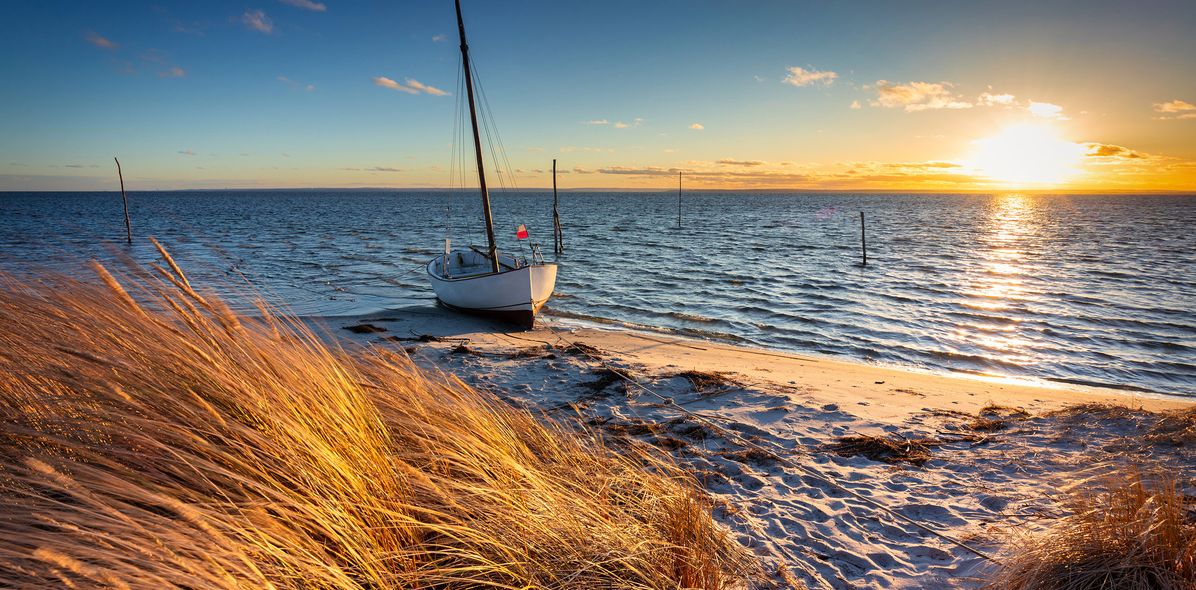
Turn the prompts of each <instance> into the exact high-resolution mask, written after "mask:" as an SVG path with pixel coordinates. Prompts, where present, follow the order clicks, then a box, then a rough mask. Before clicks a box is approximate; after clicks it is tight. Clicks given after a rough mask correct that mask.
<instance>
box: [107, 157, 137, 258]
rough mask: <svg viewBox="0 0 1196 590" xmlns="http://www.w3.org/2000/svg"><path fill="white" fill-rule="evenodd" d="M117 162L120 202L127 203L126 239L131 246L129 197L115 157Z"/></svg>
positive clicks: (131, 229)
mask: <svg viewBox="0 0 1196 590" xmlns="http://www.w3.org/2000/svg"><path fill="white" fill-rule="evenodd" d="M112 159H113V160H115V161H116V176H117V178H120V200H122V201H124V202H125V239H126V240H128V243H129V244H132V243H133V226H132V225H131V224H130V223H129V197H128V196H126V195H125V175H124V174H122V173H121V171H120V160H117V159H116V158H115V157H113V158H112Z"/></svg>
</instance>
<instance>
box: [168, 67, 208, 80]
mask: <svg viewBox="0 0 1196 590" xmlns="http://www.w3.org/2000/svg"><path fill="white" fill-rule="evenodd" d="M186 75H187V70H184V69H183V68H180V67H178V66H170V67H169V68H167V69H165V70H162V71H161V72H158V77H159V78H182V77H183V76H186ZM201 77H202V76H201Z"/></svg>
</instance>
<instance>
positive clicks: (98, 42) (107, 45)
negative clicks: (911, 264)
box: [83, 32, 117, 49]
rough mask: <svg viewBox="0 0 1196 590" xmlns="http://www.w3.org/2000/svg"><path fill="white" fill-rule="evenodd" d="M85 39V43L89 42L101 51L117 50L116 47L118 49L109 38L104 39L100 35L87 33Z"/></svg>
mask: <svg viewBox="0 0 1196 590" xmlns="http://www.w3.org/2000/svg"><path fill="white" fill-rule="evenodd" d="M83 39H84V40H85V41H87V42H88V43H91V44H92V45H95V46H96V47H99V48H100V49H116V47H117V45H116V43H113V42H112V41H111V40H109V39H108V38H107V37H103V36H101V35H100V34H99V33H96V32H89V33H87V34H86V35H84V36H83Z"/></svg>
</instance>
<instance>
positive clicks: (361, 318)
mask: <svg viewBox="0 0 1196 590" xmlns="http://www.w3.org/2000/svg"><path fill="white" fill-rule="evenodd" d="M305 319H306V320H311V321H316V322H318V323H322V324H324V325H325V328H326V331H327V332H329V333H330V334H335V335H337V336H340V337H344V338H347V339H349V340H353V341H356V342H359V343H365V342H369V341H371V338H369V336H382V337H386V336H397V337H398V338H406V337H411V338H415V337H416V336H412V335H411V334H416V335H428V336H434V337H443V338H453V339H465V340H469V342H470V343H471V345H474V346H480V347H483V348H488V349H501V348H503V347H518V346H520V345H533V344H553V341H555V340H559V339H560V338H562V337H563V336H564V337H567V339H568V340H570V341H571V342H577V343H582V344H586V345H590V346H594V347H596V348H598V349H600V350H604V351H608V352H612V353H616V354H618V355H620V356H622V357H625V358H627V359H628V360H630V361H632V362H636V363H640V364H642V365H644V366H646V367H649V368H652V369H657V370H663V369H666V368H671V367H674V366H680V365H678V362H681V361H684V362H685V363H689V365H692V366H689V365H687V366H688V368H691V369H696V370H702V371H722V372H728V371H729V372H733V373H741V374H743V375H746V376H748V377H751V378H753V379H754V380H757V381H765V382H772V383H773V384H774V385H790V386H798V387H808V388H813V389H815V390H817V391H819V392H821V394H820V396H819V397H823V398H825V399H827V400H828V401H840V399H841V398H843V397H844V396H849V394H851V393H856V394H862V395H863V396H864V401H879V398H880V397H882V396H881V395H880V394H884V393H898V394H900V393H902V392H901V391H900V390H901V389H910V388H918V390H919V392H920V393H923V394H924V396H921V397H924V398H925V399H924V401H923V405H925V404H927V403H930V402H938V403H943V402H946V403H949V404H951V405H957V406H961V407H964V408H968V409H970V410H973V411H974V410H977V409H979V408H981V407H983V404H986V403H988V402H993V403H1001V404H1003V405H1018V406H1026V407H1027V408H1028V409H1031V408H1032V409H1040V410H1049V409H1058V408H1060V407H1064V406H1067V405H1073V404H1081V403H1110V404H1115V405H1126V406H1132V407H1137V408H1141V409H1145V410H1149V411H1166V410H1177V409H1184V408H1189V407H1196V397H1187V396H1184V395H1179V394H1172V393H1165V392H1158V391H1153V390H1146V389H1145V388H1140V389H1139V388H1136V387H1135V386H1132V385H1131V386H1127V387H1128V388H1121V387H1113V386H1101V385H1092V384H1086V383H1071V382H1066V381H1057V380H1053V379H1049V378H1030V377H1008V376H1000V375H985V374H978V373H971V372H966V371H952V370H950V369H933V368H923V367H910V366H904V365H888V364H881V363H872V362H868V361H863V360H858V359H845V358H840V357H836V356H834V355H823V354H818V353H796V352H788V351H783V350H775V349H769V348H763V347H756V346H750V345H745V344H735V343H726V342H719V341H715V340H704V339H700V338H695V337H689V336H684V335H677V334H668V333H665V332H663V331H662V332H661V333H656V332H648V331H643V330H637V329H636V328H635V327H632V326H623V325H610V326H605V325H597V324H596V323H594V322H587V321H585V320H578V319H575V318H556V317H549V318H547V319H545V318H541V319H540V320H538V321H537V327H536V328H535V329H533V330H530V331H518V330H515V329H513V328H511V327H509V326H506V325H504V324H502V323H497V322H491V321H488V320H484V319H480V318H473V317H469V316H463V315H460V314H456V313H453V312H451V311H447V310H443V309H441V308H438V307H433V306H412V307H406V308H401V309H394V310H385V311H381V312H377V313H366V314H358V315H345V316H339V315H338V316H309V317H307V318H305ZM370 323H377V324H378V325H379V327H383V328H385V330H386V331H385V332H377V333H366V334H353V333H350V332H348V331H346V330H344V329H342V327H344V326H350V325H360V324H370ZM417 327H418V328H419V329H416V328H417ZM363 336H364V337H363ZM373 340H377V338H374V339H373ZM674 356H675V358H673V357H674ZM670 359H672V360H670ZM741 363H753V366H752V367H750V368H745V366H744V365H743V364H741ZM767 363H774V364H779V367H777V368H773V369H763V370H762V369H761V367H757V366H755V365H761V364H767ZM798 369H802V370H803V371H807V372H808V373H805V374H803V373H801V372H799V371H798ZM845 380H846V381H845ZM852 389H855V390H857V391H855V392H852V391H850V390H852ZM922 390H925V391H922ZM985 396H990V397H991V399H990V398H986V397H985ZM915 397H919V396H915ZM997 398H1000V399H997ZM891 401H892V400H891V399H890V400H887V402H888V403H889V404H890V407H892V404H891ZM1015 402H1016V403H1015ZM899 407H901V408H902V409H905V410H908V409H909V408H910V404H908V403H903V404H899ZM866 413H869V414H872V413H871V412H866Z"/></svg>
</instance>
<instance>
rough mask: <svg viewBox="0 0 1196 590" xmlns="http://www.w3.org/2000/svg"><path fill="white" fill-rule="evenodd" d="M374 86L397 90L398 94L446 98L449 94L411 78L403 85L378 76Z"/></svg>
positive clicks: (406, 79)
mask: <svg viewBox="0 0 1196 590" xmlns="http://www.w3.org/2000/svg"><path fill="white" fill-rule="evenodd" d="M374 85H376V86H381V87H383V88H390V89H391V90H398V91H399V92H406V93H407V94H431V95H432V96H448V94H449V93H447V92H445V91H443V90H441V89H439V88H437V87H435V86H428V85H427V84H424V83H423V82H420V81H419V80H416V79H413V78H405V79H404V80H403V83H402V84H400V83H398V82H395V81H394V80H391V79H390V78H387V77H386V76H378V77H376V78H374Z"/></svg>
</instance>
